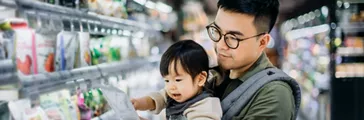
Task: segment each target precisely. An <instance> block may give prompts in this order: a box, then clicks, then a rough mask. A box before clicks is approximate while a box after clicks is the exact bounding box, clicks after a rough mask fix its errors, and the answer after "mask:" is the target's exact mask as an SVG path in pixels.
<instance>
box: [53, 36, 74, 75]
mask: <svg viewBox="0 0 364 120" xmlns="http://www.w3.org/2000/svg"><path fill="white" fill-rule="evenodd" d="M77 50H78V41H77V33H74V32H67V31H62V32H60V33H59V34H58V36H57V50H56V62H55V67H56V71H62V70H72V69H73V68H74V67H75V65H76V54H77V52H76V51H77Z"/></svg>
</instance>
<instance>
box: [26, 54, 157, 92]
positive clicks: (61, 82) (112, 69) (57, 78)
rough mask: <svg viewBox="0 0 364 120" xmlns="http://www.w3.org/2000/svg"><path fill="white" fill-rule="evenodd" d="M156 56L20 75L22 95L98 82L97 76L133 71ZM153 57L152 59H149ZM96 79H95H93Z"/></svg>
mask: <svg viewBox="0 0 364 120" xmlns="http://www.w3.org/2000/svg"><path fill="white" fill-rule="evenodd" d="M156 57H158V56H153V57H148V58H135V59H130V60H123V61H121V62H114V63H105V64H99V65H95V66H89V67H84V68H77V69H73V70H69V71H60V72H53V73H44V74H37V75H31V76H20V77H19V79H20V81H21V83H22V86H23V87H22V90H21V91H22V93H23V94H22V95H23V97H29V96H31V95H37V94H43V93H48V92H52V91H56V90H60V89H64V88H69V87H74V86H75V85H79V84H81V83H85V82H91V83H93V82H100V80H99V79H98V78H102V77H104V76H111V75H118V74H121V73H125V72H128V71H135V70H137V69H139V68H141V67H143V66H146V65H148V64H151V63H155V62H157V61H158V60H156V59H155V58H156ZM151 58H153V59H151ZM95 80H96V81H95Z"/></svg>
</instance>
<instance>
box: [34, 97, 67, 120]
mask: <svg viewBox="0 0 364 120" xmlns="http://www.w3.org/2000/svg"><path fill="white" fill-rule="evenodd" d="M58 101H59V97H58V94H57V93H50V94H46V95H42V96H40V105H41V107H42V109H43V110H44V112H45V113H46V115H47V116H48V119H50V120H66V117H65V113H64V111H62V109H61V108H62V107H61V106H60V104H59V102H58Z"/></svg>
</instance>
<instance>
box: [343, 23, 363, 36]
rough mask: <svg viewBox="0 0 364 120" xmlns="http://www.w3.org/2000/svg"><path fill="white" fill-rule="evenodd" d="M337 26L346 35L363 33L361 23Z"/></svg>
mask: <svg viewBox="0 0 364 120" xmlns="http://www.w3.org/2000/svg"><path fill="white" fill-rule="evenodd" d="M339 26H340V27H341V28H342V29H343V31H344V33H346V34H352V33H360V32H364V23H363V22H355V23H340V24H339Z"/></svg>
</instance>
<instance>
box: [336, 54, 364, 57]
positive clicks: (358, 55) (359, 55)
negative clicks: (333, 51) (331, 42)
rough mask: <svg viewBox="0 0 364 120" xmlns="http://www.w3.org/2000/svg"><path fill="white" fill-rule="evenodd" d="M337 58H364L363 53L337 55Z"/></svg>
mask: <svg viewBox="0 0 364 120" xmlns="http://www.w3.org/2000/svg"><path fill="white" fill-rule="evenodd" d="M337 56H341V57H364V53H359V54H355V53H353V54H337Z"/></svg>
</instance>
